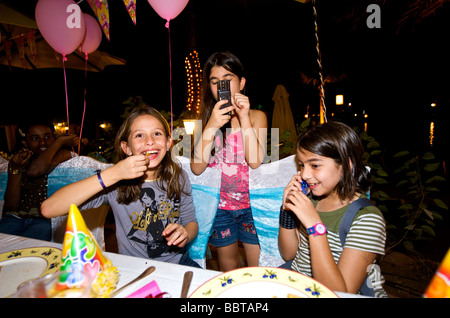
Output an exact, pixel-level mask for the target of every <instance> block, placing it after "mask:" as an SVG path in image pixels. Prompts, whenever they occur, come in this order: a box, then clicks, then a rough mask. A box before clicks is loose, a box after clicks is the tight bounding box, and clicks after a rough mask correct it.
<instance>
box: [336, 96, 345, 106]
mask: <svg viewBox="0 0 450 318" xmlns="http://www.w3.org/2000/svg"><path fill="white" fill-rule="evenodd" d="M343 104H344V95H336V105H343Z"/></svg>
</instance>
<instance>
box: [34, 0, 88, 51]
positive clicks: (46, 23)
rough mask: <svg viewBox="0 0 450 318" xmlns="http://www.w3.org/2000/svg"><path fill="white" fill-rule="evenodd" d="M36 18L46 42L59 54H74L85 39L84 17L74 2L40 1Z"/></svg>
mask: <svg viewBox="0 0 450 318" xmlns="http://www.w3.org/2000/svg"><path fill="white" fill-rule="evenodd" d="M35 16H36V24H37V26H38V28H39V31H40V32H41V34H42V36H43V37H44V39H45V41H47V43H48V44H50V46H51V47H52V48H54V49H55V51H57V52H58V53H61V54H63V55H65V54H70V53H72V52H73V51H75V49H76V48H77V47H79V46H80V44H81V42H82V41H83V39H84V36H85V34H86V23H85V21H84V16H83V14H82V12H81V8H80V7H79V6H78V5H77V4H76V3H75V2H74V1H72V0H39V1H38V3H37V5H36V9H35Z"/></svg>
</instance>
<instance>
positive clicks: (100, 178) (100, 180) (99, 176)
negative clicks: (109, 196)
mask: <svg viewBox="0 0 450 318" xmlns="http://www.w3.org/2000/svg"><path fill="white" fill-rule="evenodd" d="M100 172H101V170H97V178H98V182H100V184H101V186H102V188H103V189H106V186H105V184H104V183H103V180H102V176H101V175H100Z"/></svg>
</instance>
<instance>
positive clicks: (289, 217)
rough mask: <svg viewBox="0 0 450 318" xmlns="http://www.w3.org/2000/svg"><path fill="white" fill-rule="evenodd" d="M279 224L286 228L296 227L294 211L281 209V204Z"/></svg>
mask: <svg viewBox="0 0 450 318" xmlns="http://www.w3.org/2000/svg"><path fill="white" fill-rule="evenodd" d="M280 226H281V227H283V228H285V229H288V230H291V229H295V228H296V227H297V217H296V216H295V214H294V212H292V211H286V210H283V206H281V207H280Z"/></svg>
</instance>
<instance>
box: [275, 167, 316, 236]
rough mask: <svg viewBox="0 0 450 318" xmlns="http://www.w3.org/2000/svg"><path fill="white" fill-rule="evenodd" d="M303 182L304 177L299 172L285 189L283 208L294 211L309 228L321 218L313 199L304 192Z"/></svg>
mask: <svg viewBox="0 0 450 318" xmlns="http://www.w3.org/2000/svg"><path fill="white" fill-rule="evenodd" d="M301 182H302V178H301V177H300V172H298V173H297V174H296V175H294V176H293V177H292V179H291V181H290V182H289V183H288V185H287V186H286V188H285V189H284V193H283V209H285V210H290V211H292V212H294V213H295V215H296V216H297V218H298V219H299V220H300V222H301V223H302V224H303V225H304V226H305V227H306V228H308V227H311V226H312V225H314V224H316V223H317V222H320V221H321V220H320V216H319V214H318V213H317V210H316V208H315V207H314V204H313V203H312V201H311V199H310V198H309V197H308V196H306V195H305V194H304V193H303V192H302V186H301Z"/></svg>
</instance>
